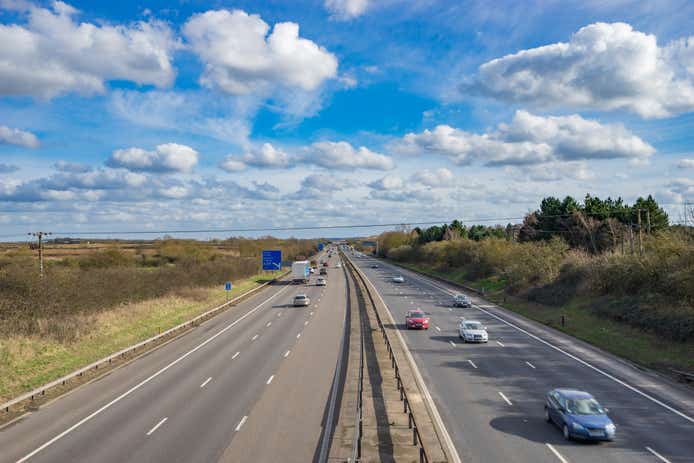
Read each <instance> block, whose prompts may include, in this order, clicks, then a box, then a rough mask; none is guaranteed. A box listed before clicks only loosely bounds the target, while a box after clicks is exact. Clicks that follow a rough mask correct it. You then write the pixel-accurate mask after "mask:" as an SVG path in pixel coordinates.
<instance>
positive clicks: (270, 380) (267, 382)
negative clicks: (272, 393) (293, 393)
mask: <svg viewBox="0 0 694 463" xmlns="http://www.w3.org/2000/svg"><path fill="white" fill-rule="evenodd" d="M273 379H275V375H272V376H270V377H269V378H268V379H267V381H266V382H265V384H270V383H271V382H272V380H273Z"/></svg>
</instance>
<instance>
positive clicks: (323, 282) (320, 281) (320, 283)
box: [316, 278, 328, 286]
mask: <svg viewBox="0 0 694 463" xmlns="http://www.w3.org/2000/svg"><path fill="white" fill-rule="evenodd" d="M327 284H328V282H327V281H326V280H325V278H318V279H317V280H316V286H326V285H327Z"/></svg>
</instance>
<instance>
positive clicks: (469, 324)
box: [458, 320, 489, 342]
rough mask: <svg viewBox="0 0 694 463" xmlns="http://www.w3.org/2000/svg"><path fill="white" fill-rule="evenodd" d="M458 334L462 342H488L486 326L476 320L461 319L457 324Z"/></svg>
mask: <svg viewBox="0 0 694 463" xmlns="http://www.w3.org/2000/svg"><path fill="white" fill-rule="evenodd" d="M458 336H459V337H460V339H462V340H463V342H488V341H489V335H488V334H487V328H486V327H485V326H484V325H483V324H482V323H480V322H478V321H476V320H461V321H460V323H459V324H458Z"/></svg>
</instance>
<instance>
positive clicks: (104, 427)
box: [35, 293, 291, 461]
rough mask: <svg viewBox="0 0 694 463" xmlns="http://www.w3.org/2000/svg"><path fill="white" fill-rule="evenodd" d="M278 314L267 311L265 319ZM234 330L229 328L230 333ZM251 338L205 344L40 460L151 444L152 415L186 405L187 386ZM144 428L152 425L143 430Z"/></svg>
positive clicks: (117, 453)
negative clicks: (148, 431)
mask: <svg viewBox="0 0 694 463" xmlns="http://www.w3.org/2000/svg"><path fill="white" fill-rule="evenodd" d="M289 296H291V293H290V294H289ZM280 297H285V296H280ZM272 315H273V314H266V317H265V318H268V317H272ZM258 318H261V317H258ZM263 323H265V320H264V319H263V318H261V319H260V320H258V319H257V318H254V319H253V322H252V324H251V325H250V328H251V329H252V330H255V331H253V332H256V331H258V330H260V328H261V327H262V324H263ZM228 333H229V331H227V332H225V333H224V334H225V335H226V334H228ZM239 334H240V336H239ZM251 339H252V338H251V335H250V334H249V335H247V336H244V335H243V332H234V333H232V335H231V336H228V337H227V336H220V337H218V338H216V339H214V340H213V342H212V343H210V344H208V345H207V346H205V348H204V349H201V350H199V351H197V352H195V353H194V354H193V355H191V356H190V357H189V358H186V359H185V360H186V361H184V362H181V363H180V364H178V365H176V367H177V368H172V369H170V370H168V371H166V373H164V374H162V375H161V376H158V377H156V378H155V379H153V380H152V381H151V382H150V383H148V384H147V385H145V386H144V387H143V388H141V389H139V390H137V391H134V392H133V393H132V394H131V395H130V396H128V397H127V398H125V399H124V400H123V401H122V402H120V403H118V404H116V405H114V406H113V407H112V408H110V409H108V410H106V411H104V413H102V414H99V415H98V416H95V417H94V418H93V419H92V420H91V421H89V422H88V423H85V424H84V425H83V426H81V427H79V428H77V429H75V430H74V431H73V432H72V433H70V434H69V435H67V436H65V437H64V438H63V439H60V440H58V441H57V442H55V443H54V444H53V445H51V446H50V447H48V448H47V449H45V450H44V451H43V452H41V453H39V454H38V455H37V456H36V457H35V461H123V460H124V456H123V453H125V452H127V453H133V452H137V451H140V447H141V446H145V445H149V443H148V440H147V439H145V437H149V436H146V435H145V432H146V431H147V429H149V428H148V427H147V426H148V420H154V418H155V417H157V416H159V415H163V416H164V417H168V415H167V414H166V413H168V414H169V415H170V414H172V413H175V412H174V411H173V410H175V409H177V408H180V406H181V403H184V402H185V400H186V397H188V395H186V391H194V390H195V389H196V388H198V383H196V381H197V379H198V377H201V376H202V374H203V372H201V371H200V370H201V369H210V365H211V364H214V363H215V362H219V361H225V360H226V359H231V358H232V357H234V356H235V352H238V350H236V349H240V348H242V347H243V345H244V344H247V345H248V346H251V345H259V344H258V343H257V341H251ZM167 411H168V412H167ZM170 419H171V418H169V420H170ZM143 427H144V428H147V429H142V428H143ZM95 436H96V438H95ZM124 449H127V450H124ZM152 461H165V460H152Z"/></svg>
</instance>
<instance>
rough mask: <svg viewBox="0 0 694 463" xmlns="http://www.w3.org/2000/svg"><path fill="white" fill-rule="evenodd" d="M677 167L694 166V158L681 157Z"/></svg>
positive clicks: (688, 167) (687, 167) (686, 167)
mask: <svg viewBox="0 0 694 463" xmlns="http://www.w3.org/2000/svg"><path fill="white" fill-rule="evenodd" d="M677 167H679V168H680V169H690V168H692V167H694V159H680V160H679V162H677Z"/></svg>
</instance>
